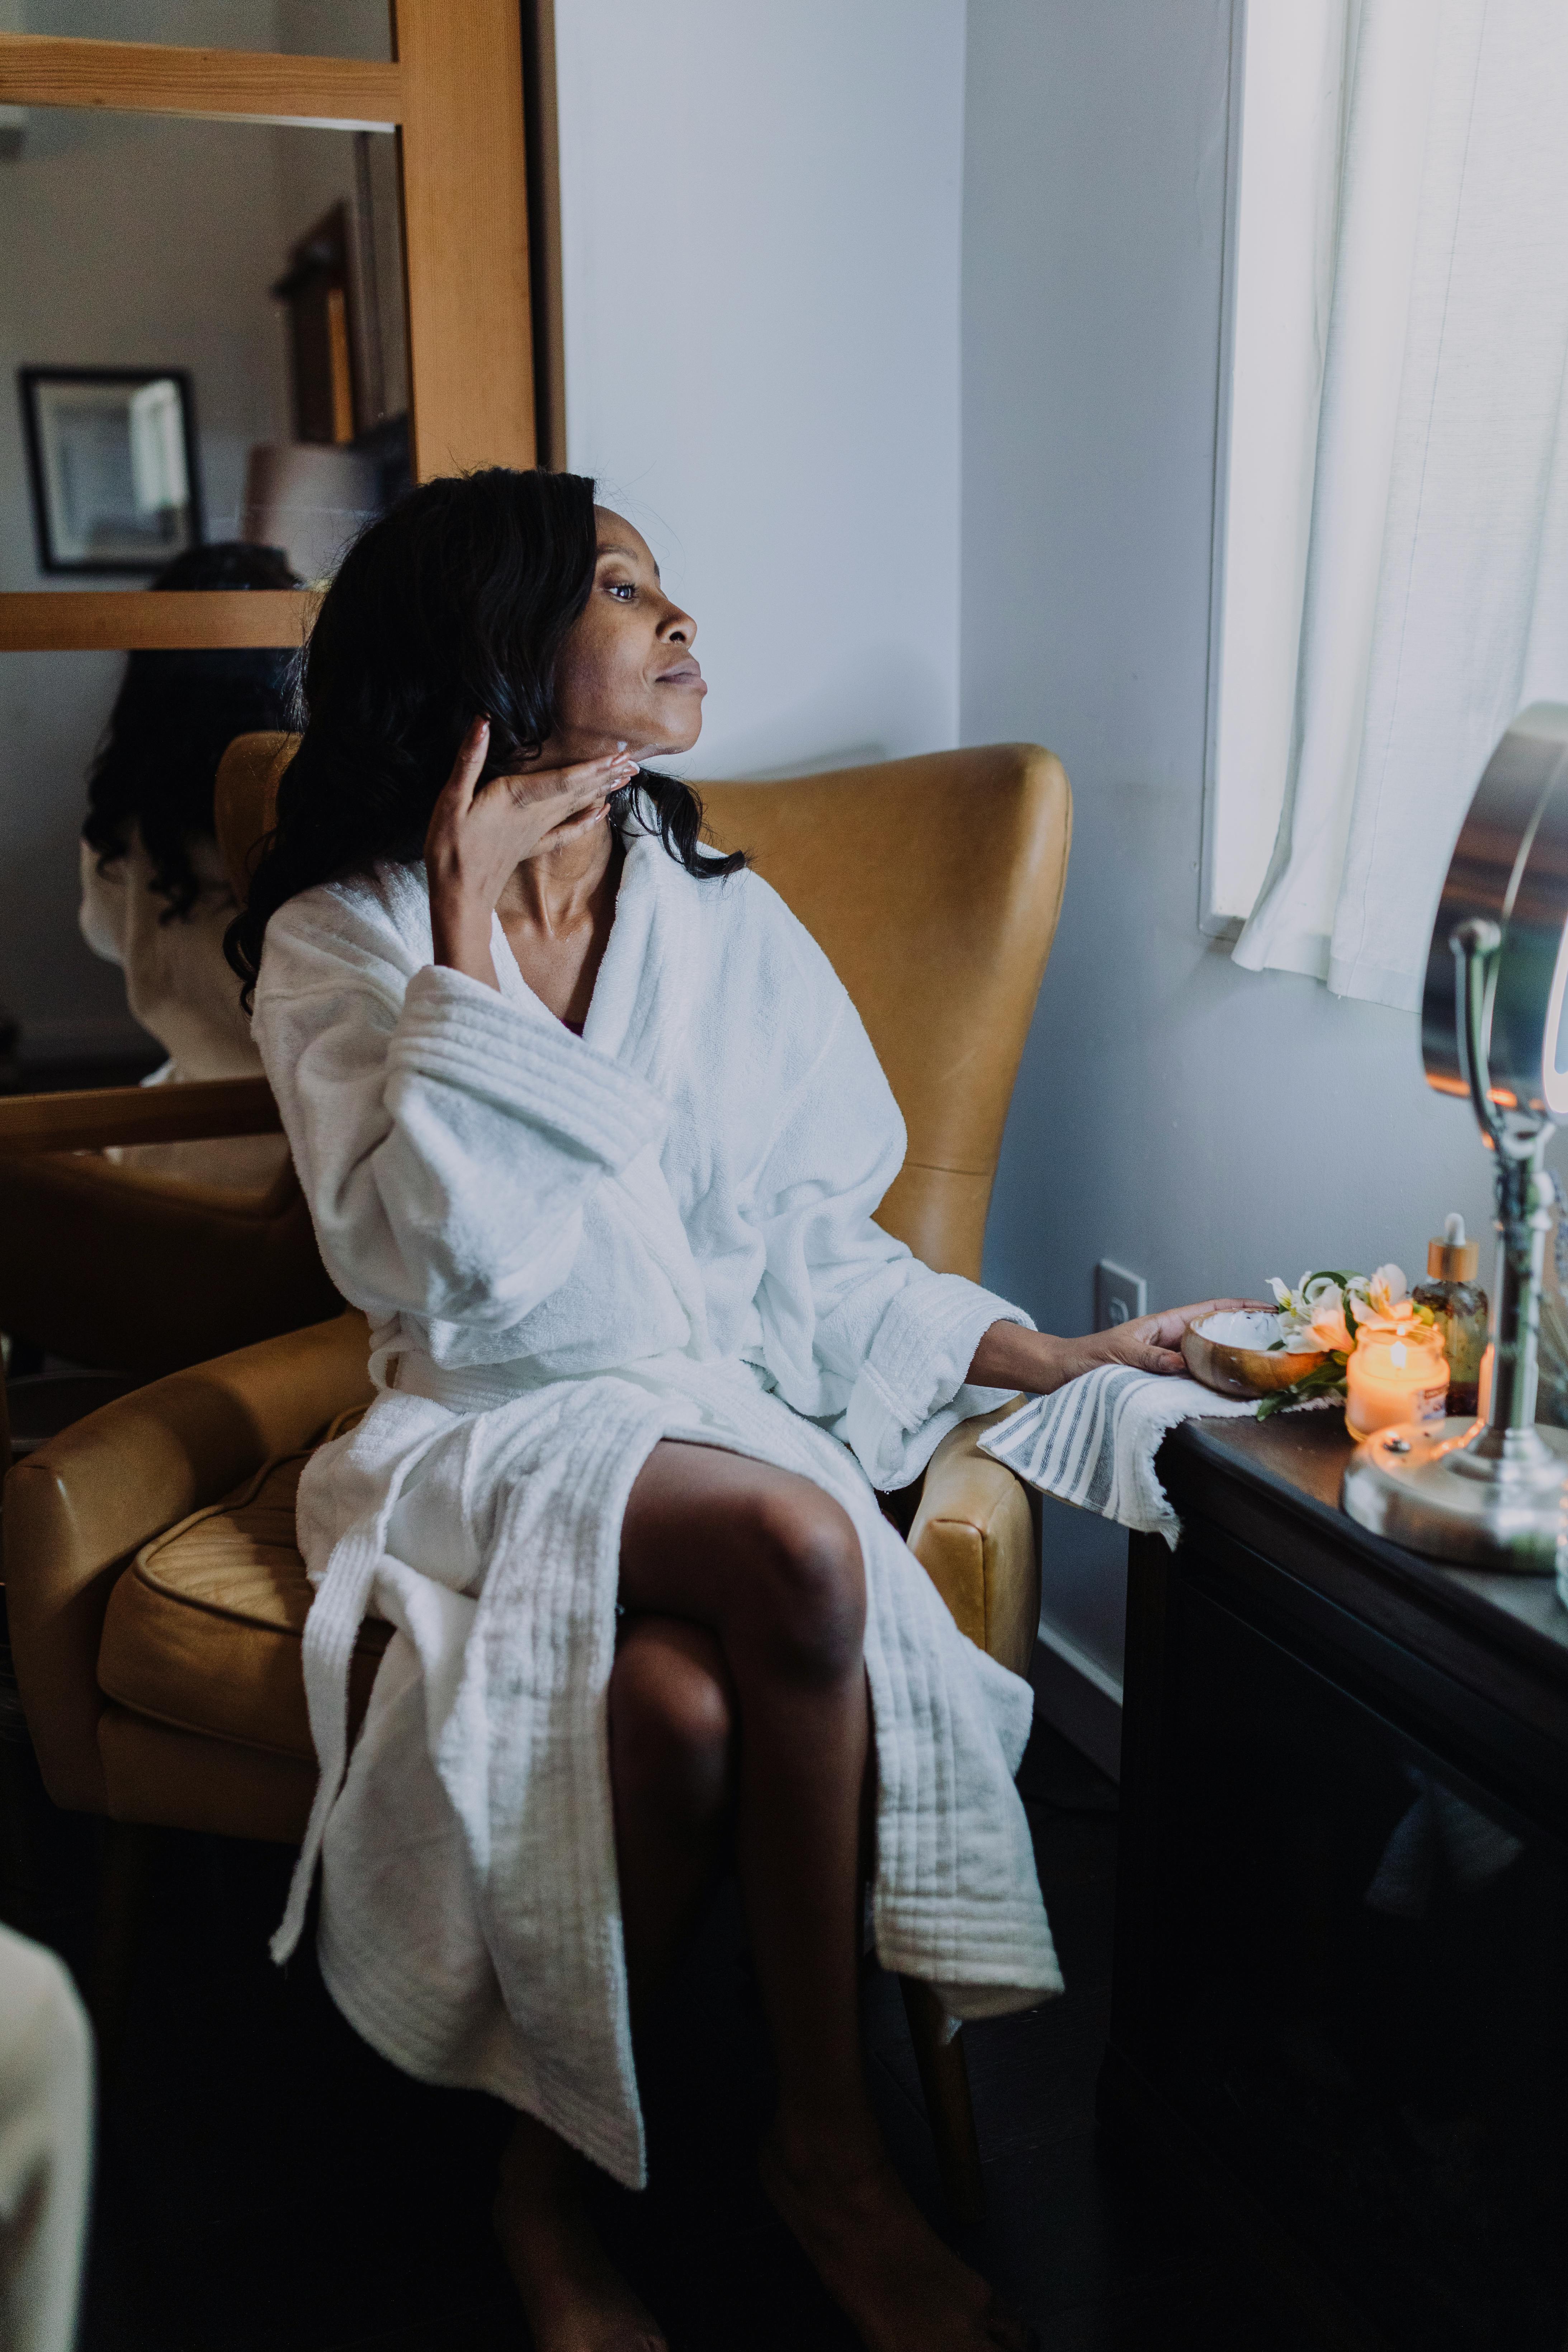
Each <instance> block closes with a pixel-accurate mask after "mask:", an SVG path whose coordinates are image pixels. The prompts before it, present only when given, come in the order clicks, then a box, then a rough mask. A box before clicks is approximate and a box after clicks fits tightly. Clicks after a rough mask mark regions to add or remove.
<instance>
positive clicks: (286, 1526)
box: [98, 1449, 392, 1763]
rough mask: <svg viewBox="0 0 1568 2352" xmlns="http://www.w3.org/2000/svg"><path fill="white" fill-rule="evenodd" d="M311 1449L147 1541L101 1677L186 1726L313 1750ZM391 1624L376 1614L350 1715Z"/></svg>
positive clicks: (369, 1624)
mask: <svg viewBox="0 0 1568 2352" xmlns="http://www.w3.org/2000/svg"><path fill="white" fill-rule="evenodd" d="M309 1459H310V1451H309V1449H307V1450H305V1451H302V1452H300V1453H298V1454H289V1455H286V1456H284V1457H283V1458H282V1459H280V1460H277V1461H272V1462H268V1463H266V1464H264V1465H263V1466H262V1467H261V1469H260V1470H259V1471H258V1473H257V1474H256V1475H255V1477H254V1478H252V1479H250V1480H249V1481H248V1483H247V1485H246V1486H243V1487H241V1488H240V1489H238V1490H237V1492H236V1493H235V1494H233V1495H230V1496H227V1497H226V1499H225V1500H224V1501H223V1502H221V1503H216V1504H214V1505H212V1506H211V1507H209V1508H208V1509H206V1510H205V1511H195V1512H193V1513H192V1515H191V1517H189V1518H187V1519H182V1520H181V1521H180V1523H179V1525H178V1526H177V1527H174V1528H170V1529H169V1530H168V1532H167V1534H165V1535H161V1536H156V1537H154V1538H153V1541H152V1542H151V1543H149V1544H145V1545H143V1547H142V1549H141V1550H140V1551H139V1552H138V1553H137V1555H136V1558H135V1559H134V1561H133V1562H132V1565H131V1567H130V1568H128V1569H127V1570H125V1572H124V1574H123V1575H122V1576H121V1578H120V1580H119V1581H118V1582H117V1583H116V1585H115V1587H114V1591H113V1592H112V1593H111V1594H110V1601H109V1609H108V1613H107V1615H106V1617H105V1619H104V1626H103V1641H102V1646H101V1648H100V1652H99V1664H98V1679H99V1685H100V1688H101V1689H102V1690H103V1691H104V1693H105V1694H106V1696H108V1697H110V1699H114V1700H117V1701H118V1702H119V1704H120V1705H121V1706H123V1707H128V1708H130V1709H131V1710H132V1713H134V1714H136V1715H139V1716H142V1717H151V1718H152V1719H153V1721H154V1722H157V1723H162V1724H167V1725H170V1726H172V1727H174V1728H175V1729H176V1730H180V1731H187V1732H197V1733H202V1734H205V1735H206V1736H207V1737H209V1738H219V1739H229V1740H236V1741H237V1742H239V1743H240V1745H242V1746H244V1747H247V1748H261V1749H263V1750H265V1751H267V1752H268V1753H269V1754H271V1755H275V1756H289V1757H295V1758H298V1759H300V1761H301V1762H304V1763H310V1762H312V1761H313V1760H314V1755H315V1750H314V1748H312V1746H311V1742H310V1721H309V1718H308V1717H307V1715H306V1711H305V1685H304V1677H303V1674H302V1672H301V1667H300V1637H301V1634H302V1633H303V1631H304V1625H305V1614H306V1612H307V1610H308V1609H309V1607H310V1584H309V1582H308V1581H307V1580H306V1576H305V1563H304V1561H303V1559H301V1558H300V1551H299V1549H298V1547H297V1545H296V1543H295V1541H294V1497H295V1493H296V1491H297V1489H298V1487H299V1484H300V1471H301V1470H302V1469H303V1467H304V1465H305V1464H306V1462H307V1461H308V1460H309ZM391 1634H392V1628H391V1627H390V1626H389V1625H387V1624H385V1623H384V1622H381V1621H380V1620H378V1619H374V1618H373V1619H369V1620H367V1621H366V1622H365V1624H364V1626H363V1628H362V1630H361V1633H360V1638H359V1643H358V1647H357V1648H356V1650H355V1652H354V1658H353V1668H352V1671H351V1675H350V1713H351V1720H352V1722H353V1724H354V1725H355V1726H356V1727H357V1725H358V1724H359V1722H360V1721H361V1720H362V1719H363V1714H364V1710H365V1707H366V1706H368V1704H369V1701H370V1689H371V1685H372V1683H373V1682H374V1678H375V1670H376V1667H377V1665H378V1664H379V1663H380V1661H381V1656H382V1653H383V1652H384V1649H385V1647H386V1644H387V1643H388V1641H389V1640H390V1638H391Z"/></svg>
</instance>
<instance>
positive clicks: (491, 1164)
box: [254, 891, 666, 1330]
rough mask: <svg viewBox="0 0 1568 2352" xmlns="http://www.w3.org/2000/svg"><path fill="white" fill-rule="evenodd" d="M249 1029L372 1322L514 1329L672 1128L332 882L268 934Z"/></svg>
mask: <svg viewBox="0 0 1568 2352" xmlns="http://www.w3.org/2000/svg"><path fill="white" fill-rule="evenodd" d="M411 964H412V965H413V966H414V968H413V969H412V971H410V969H409V966H410V965H411ZM254 1034H255V1038H256V1043H257V1045H258V1048H259V1049H260V1053H261V1057H262V1061H263V1063H264V1065H265V1067H266V1070H267V1075H268V1078H269V1080H270V1081H271V1084H272V1088H273V1091H274V1093H275V1094H276V1095H277V1097H278V1102H279V1109H280V1110H281V1112H282V1116H283V1124H284V1127H285V1129H286V1130H287V1132H288V1137H289V1147H290V1149H291V1150H292V1152H293V1155H294V1164H295V1166H296V1168H297V1169H298V1171H299V1173H300V1183H301V1185H302V1186H303V1188H304V1192H305V1196H306V1199H307V1200H308V1201H309V1202H310V1213H311V1216H312V1217H313V1219H314V1221H315V1227H316V1235H317V1239H318V1242H319V1243H320V1245H321V1255H322V1258H323V1260H324V1262H325V1264H326V1267H327V1271H328V1273H329V1274H330V1275H331V1277H332V1280H333V1281H334V1282H335V1283H336V1284H337V1286H338V1287H339V1289H340V1290H342V1293H343V1294H344V1296H345V1297H347V1298H349V1299H351V1300H353V1303H354V1304H355V1305H356V1306H358V1307H363V1308H364V1310H365V1311H366V1313H367V1314H369V1315H370V1316H371V1318H372V1320H373V1322H374V1321H379V1320H382V1319H384V1318H385V1317H386V1316H387V1314H388V1313H389V1312H390V1311H397V1312H407V1313H411V1314H413V1315H416V1316H419V1317H422V1318H430V1319H432V1320H439V1321H442V1322H449V1323H458V1324H465V1325H468V1326H470V1327H479V1328H486V1329H491V1330H494V1329H505V1328H508V1327H510V1325H512V1324H514V1323H517V1322H519V1321H521V1318H523V1317H524V1316H525V1315H526V1314H528V1313H529V1312H530V1311H531V1309H532V1308H533V1307H536V1306H537V1305H538V1304H539V1302H540V1301H541V1300H542V1299H543V1298H545V1297H548V1296H549V1295H550V1293H551V1292H552V1290H554V1289H555V1288H556V1287H557V1286H558V1285H559V1284H560V1283H562V1282H563V1280H564V1279H565V1277H566V1276H567V1275H568V1273H569V1272H570V1271H571V1268H572V1264H573V1260H574V1257H575V1255H576V1253H577V1248H578V1244H579V1242H580V1240H581V1237H582V1227H583V1209H584V1202H585V1201H586V1199H587V1197H588V1195H589V1193H590V1192H591V1191H592V1189H593V1188H594V1186H595V1184H596V1183H597V1182H598V1181H600V1179H601V1178H602V1177H603V1176H604V1174H605V1172H606V1171H612V1170H618V1169H620V1168H622V1167H624V1166H625V1165H626V1162H627V1161H628V1160H632V1159H633V1158H635V1156H636V1155H637V1152H638V1151H640V1150H643V1149H644V1148H645V1147H646V1146H647V1144H648V1143H649V1142H651V1141H653V1140H654V1139H656V1138H658V1136H659V1135H660V1134H661V1133H662V1131H663V1129H664V1125H665V1119H666V1106H665V1104H664V1102H663V1101H662V1099H661V1098H660V1097H659V1096H658V1095H657V1094H656V1093H655V1092H654V1091H653V1090H652V1088H650V1087H647V1086H646V1085H645V1084H644V1083H643V1081H642V1080H641V1079H640V1078H638V1077H637V1076H635V1075H634V1074H633V1073H631V1072H629V1071H626V1070H625V1069H622V1068H621V1067H620V1066H618V1065H617V1064H616V1063H614V1062H611V1061H607V1060H606V1059H605V1056H604V1055H600V1054H596V1053H595V1052H594V1051H593V1050H592V1048H591V1047H589V1046H586V1045H584V1044H583V1042H582V1040H581V1039H580V1038H577V1037H574V1036H573V1035H572V1034H571V1033H570V1032H569V1031H568V1030H566V1029H563V1028H562V1027H561V1025H560V1024H559V1023H556V1022H553V1021H550V1020H548V1019H545V1018H543V1017H542V1016H540V1015H538V1014H535V1013H531V1012H530V1011H528V1010H526V1009H524V1008H522V1007H521V1006H518V1005H516V1004H513V1003H509V1002H508V1001H507V1000H506V999H505V998H503V997H501V996H500V995H499V994H498V993H497V992H496V991H495V990H494V989H492V988H487V987H486V986H485V985H484V984H483V982H479V981H476V980H470V979H469V978H468V977H467V975H466V974H464V973H462V972H457V971H447V970H446V969H444V968H438V967H437V966H436V965H434V964H424V965H423V966H420V965H418V964H417V963H416V961H415V959H414V957H413V956H412V955H411V953H410V952H409V951H408V950H406V948H405V946H404V944H403V943H402V942H401V940H399V939H398V937H397V934H396V932H395V929H393V927H392V926H391V925H390V924H389V923H384V921H378V919H377V917H376V914H375V910H374V908H356V907H355V906H354V905H353V903H352V902H348V903H345V901H344V900H343V899H342V898H336V897H335V896H334V894H332V893H331V892H330V891H312V892H308V893H306V894H305V896H304V897H302V898H299V899H296V900H294V901H292V902H291V903H290V904H289V906H288V907H285V908H283V909H282V910H281V912H280V913H279V915H278V916H276V917H275V918H274V919H273V921H272V923H271V924H270V925H269V927H268V937H267V948H266V953H265V956H264V959H263V964H262V975H261V979H260V981H259V982H258V988H257V1001H256V1017H255V1027H254Z"/></svg>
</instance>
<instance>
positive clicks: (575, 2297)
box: [494, 2116, 668, 2352]
mask: <svg viewBox="0 0 1568 2352" xmlns="http://www.w3.org/2000/svg"><path fill="white" fill-rule="evenodd" d="M585 2169H586V2168H585V2166H584V2161H583V2158H581V2157H579V2156H577V2155H576V2154H575V2153H574V2151H573V2150H572V2149H571V2148H569V2147H566V2146H565V2144H564V2142H563V2141H562V2140H559V2139H557V2137H555V2134H554V2133H553V2132H552V2131H549V2130H547V2129H546V2127H545V2126H544V2125H543V2124H542V2123H538V2122H536V2121H535V2120H534V2118H533V2117H532V2116H519V2117H518V2122H517V2128H516V2129H515V2131H514V2132H513V2133H512V2136H511V2138H510V2141H509V2142H508V2143H507V2147H506V2151H505V2153H504V2154H503V2156H502V2158H501V2160H500V2180H499V2182H498V2184H497V2188H496V2201H495V2210H494V2219H495V2230H496V2236H497V2237H498V2238H499V2239H500V2249H501V2252H502V2253H503V2255H504V2256H505V2257H506V2266H507V2268H508V2270H509V2271H510V2273H511V2275H512V2280H513V2283H514V2284H515V2285H516V2287H517V2291H518V2293H519V2294H520V2295H521V2297H522V2307H523V2309H524V2311H525V2312H526V2313H527V2314H528V2324H529V2326H530V2327H531V2329H532V2331H533V2342H534V2352H668V2346H667V2344H666V2341H665V2336H664V2330H663V2329H662V2328H661V2327H660V2326H658V2322H657V2321H656V2320H655V2319H654V2318H653V2317H652V2316H651V2315H650V2314H649V2313H648V2312H647V2310H646V2309H645V2308H644V2306H643V2305H642V2304H641V2303H639V2302H638V2300H637V2296H636V2295H635V2294H633V2293H632V2291H631V2289H630V2287H629V2286H628V2285H627V2284H626V2281H625V2279H624V2278H622V2276H621V2274H620V2273H619V2271H617V2270H616V2267H615V2265H614V2263H612V2262H611V2260H610V2258H609V2256H608V2254H606V2253H605V2249H604V2247H603V2246H602V2245H601V2244H600V2242H599V2239H598V2236H597V2234H596V2232H595V2230H594V2228H593V2225H592V2224H591V2222H590V2221H589V2220H588V2216H587V2214H586V2213H585V2211H584V2207H583V2176H584V2171H585Z"/></svg>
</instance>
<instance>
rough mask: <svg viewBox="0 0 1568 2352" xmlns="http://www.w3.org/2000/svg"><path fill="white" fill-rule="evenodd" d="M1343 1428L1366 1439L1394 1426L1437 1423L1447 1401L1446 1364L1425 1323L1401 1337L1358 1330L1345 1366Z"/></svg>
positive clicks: (1438, 1342) (1408, 1328) (1413, 1326)
mask: <svg viewBox="0 0 1568 2352" xmlns="http://www.w3.org/2000/svg"><path fill="white" fill-rule="evenodd" d="M1345 1390H1346V1395H1345V1427H1346V1428H1347V1429H1348V1430H1349V1432H1350V1433H1351V1435H1352V1437H1370V1436H1371V1435H1372V1433H1373V1430H1374V1429H1387V1428H1388V1427H1389V1426H1390V1425H1391V1424H1392V1423H1394V1422H1398V1421H1441V1420H1442V1418H1443V1415H1444V1412H1446V1411H1447V1401H1448V1360H1447V1356H1446V1355H1445V1354H1444V1353H1443V1342H1442V1339H1440V1337H1439V1336H1438V1334H1437V1332H1436V1330H1435V1329H1434V1328H1433V1326H1432V1325H1431V1324H1429V1323H1414V1324H1408V1325H1406V1327H1405V1329H1404V1330H1403V1331H1402V1332H1394V1331H1362V1332H1360V1333H1358V1334H1357V1338H1356V1344H1355V1350H1354V1353H1353V1354H1352V1356H1351V1358H1350V1360H1349V1361H1348V1362H1347V1364H1346V1366H1345Z"/></svg>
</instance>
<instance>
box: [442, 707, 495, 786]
mask: <svg viewBox="0 0 1568 2352" xmlns="http://www.w3.org/2000/svg"><path fill="white" fill-rule="evenodd" d="M489 748H490V722H489V719H487V718H486V717H485V715H484V713H483V712H482V711H481V712H480V713H479V717H478V718H477V719H470V720H469V722H468V731H467V732H466V733H465V735H464V737H463V740H462V741H461V742H460V743H459V744H458V756H457V758H456V759H455V760H454V761H453V762H452V772H451V774H450V775H449V776H448V777H447V782H446V787H445V789H446V790H447V792H448V793H450V794H451V796H452V798H453V800H454V801H455V802H456V803H458V807H459V808H467V806H468V803H469V802H470V801H471V800H472V799H473V797H474V786H475V785H476V784H477V783H478V782H479V771H480V769H481V768H482V767H483V766H484V764H485V754H486V753H487V752H488V751H489Z"/></svg>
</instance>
